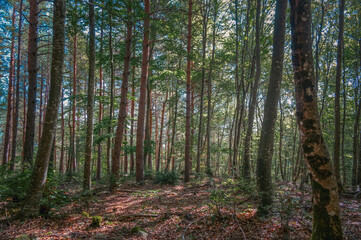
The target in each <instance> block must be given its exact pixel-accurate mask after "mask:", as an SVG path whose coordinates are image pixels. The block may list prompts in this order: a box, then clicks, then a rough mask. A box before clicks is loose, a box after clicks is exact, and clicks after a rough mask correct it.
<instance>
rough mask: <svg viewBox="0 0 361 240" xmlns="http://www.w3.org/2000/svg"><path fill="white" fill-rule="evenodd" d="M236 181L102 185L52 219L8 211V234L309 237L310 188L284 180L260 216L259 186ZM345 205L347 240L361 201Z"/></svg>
mask: <svg viewBox="0 0 361 240" xmlns="http://www.w3.org/2000/svg"><path fill="white" fill-rule="evenodd" d="M225 186H226V187H225ZM229 186H230V185H223V184H220V181H218V182H217V184H216V186H211V185H210V184H208V183H207V182H200V183H198V184H197V185H196V186H193V185H189V184H188V185H177V186H162V185H154V184H152V183H147V184H146V185H145V186H143V187H140V186H137V185H136V184H130V183H128V184H124V185H122V186H121V188H119V189H118V191H117V192H116V194H115V195H110V194H109V192H108V191H107V190H106V188H105V186H101V187H100V188H99V189H100V190H101V191H98V192H97V193H96V194H95V195H94V196H93V197H92V199H84V198H78V199H77V200H73V201H72V203H71V204H69V205H67V206H65V207H63V208H61V209H58V210H56V209H52V212H51V214H50V215H49V216H48V217H39V218H36V219H30V220H25V221H20V220H13V221H8V222H6V221H4V216H1V220H3V221H2V222H0V239H34V238H36V239H182V237H183V236H184V239H244V237H246V239H283V237H285V236H288V237H289V239H309V237H310V234H311V229H312V210H311V203H310V195H309V194H306V193H305V194H303V193H300V192H298V191H295V189H294V188H293V187H292V186H291V187H290V186H289V184H288V185H285V186H282V187H280V188H278V194H279V195H278V199H277V200H276V201H275V205H274V209H273V212H272V216H271V217H270V218H268V219H258V218H257V217H256V216H255V214H256V211H257V210H256V207H257V196H256V195H255V192H253V193H251V194H245V193H243V192H240V191H239V190H236V192H233V190H232V191H229V189H233V188H229ZM67 187H68V188H70V189H69V191H68V192H69V194H79V191H80V189H79V187H75V186H73V188H72V187H70V186H67ZM102 189H104V190H102ZM215 192H216V193H217V194H218V193H221V195H217V194H216V195H215ZM224 192H225V193H226V194H225V195H224V194H223V193H224ZM214 196H218V198H215V197H214ZM219 196H226V198H221V197H219ZM287 199H291V200H292V201H288V200H287ZM287 201H288V202H289V203H290V204H289V206H286V205H287V204H285V203H287ZM1 206H2V207H6V205H3V203H2V205H1ZM340 206H341V209H342V216H343V221H344V222H343V223H344V224H343V225H344V231H345V236H346V239H360V238H359V237H361V235H360V232H361V225H360V224H361V223H360V222H361V221H360V219H361V215H360V203H359V201H357V200H346V199H343V200H342V202H341V204H340ZM216 209H218V212H217V210H216ZM94 216H101V217H102V223H101V226H100V227H98V228H94V227H90V225H91V223H92V217H94Z"/></svg>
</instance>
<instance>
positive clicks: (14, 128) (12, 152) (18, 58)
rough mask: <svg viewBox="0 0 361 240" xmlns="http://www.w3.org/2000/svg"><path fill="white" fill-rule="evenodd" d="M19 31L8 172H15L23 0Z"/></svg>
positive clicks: (20, 10)
mask: <svg viewBox="0 0 361 240" xmlns="http://www.w3.org/2000/svg"><path fill="white" fill-rule="evenodd" d="M19 8H20V9H19V31H18V56H17V68H16V86H15V87H16V91H15V98H16V100H15V106H14V108H15V109H14V116H13V126H12V132H13V133H12V146H11V161H10V162H11V165H10V170H12V171H14V170H15V159H16V158H15V157H16V143H17V134H18V122H19V103H20V68H21V66H20V64H21V63H20V62H21V37H22V36H21V29H22V24H23V16H22V14H23V0H20V7H19Z"/></svg>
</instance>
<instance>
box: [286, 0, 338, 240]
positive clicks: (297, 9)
mask: <svg viewBox="0 0 361 240" xmlns="http://www.w3.org/2000/svg"><path fill="white" fill-rule="evenodd" d="M290 4H291V16H290V19H291V31H292V63H293V70H294V82H295V91H296V106H297V107H296V117H297V123H298V126H299V129H300V131H301V133H302V134H301V143H302V148H303V152H304V157H305V160H306V163H307V167H308V169H309V171H310V173H311V181H312V194H313V227H312V237H311V239H343V236H342V227H341V219H340V210H339V198H338V191H337V180H336V177H335V172H334V169H333V166H332V163H331V160H330V156H329V152H328V150H327V147H326V143H325V140H324V138H323V135H322V132H321V127H320V120H319V116H318V111H317V93H316V89H315V76H314V65H313V57H312V41H311V18H312V17H311V16H312V14H311V1H310V0H290Z"/></svg>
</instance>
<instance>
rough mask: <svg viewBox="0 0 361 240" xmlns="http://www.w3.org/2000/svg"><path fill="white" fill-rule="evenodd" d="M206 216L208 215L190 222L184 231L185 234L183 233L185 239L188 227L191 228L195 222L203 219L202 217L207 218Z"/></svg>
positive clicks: (183, 239)
mask: <svg viewBox="0 0 361 240" xmlns="http://www.w3.org/2000/svg"><path fill="white" fill-rule="evenodd" d="M205 217H207V216H203V217H201V218H198V219H197V220H195V221H193V222H191V223H190V224H188V226H187V227H186V229H184V233H183V235H182V240H185V238H184V236H185V235H186V232H187V230H188V228H189V227H190V226H191V225H192V224H193V223H196V222H198V221H199V220H201V219H202V218H205Z"/></svg>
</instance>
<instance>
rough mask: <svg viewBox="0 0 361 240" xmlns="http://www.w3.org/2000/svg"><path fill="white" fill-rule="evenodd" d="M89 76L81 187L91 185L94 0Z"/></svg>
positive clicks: (92, 3)
mask: <svg viewBox="0 0 361 240" xmlns="http://www.w3.org/2000/svg"><path fill="white" fill-rule="evenodd" d="M88 74H89V76H88V102H87V107H86V112H87V115H86V116H87V123H86V139H85V159H84V179H83V188H84V190H89V189H90V187H91V161H92V150H93V116H94V85H95V76H94V74H95V14H94V0H89V73H88Z"/></svg>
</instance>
